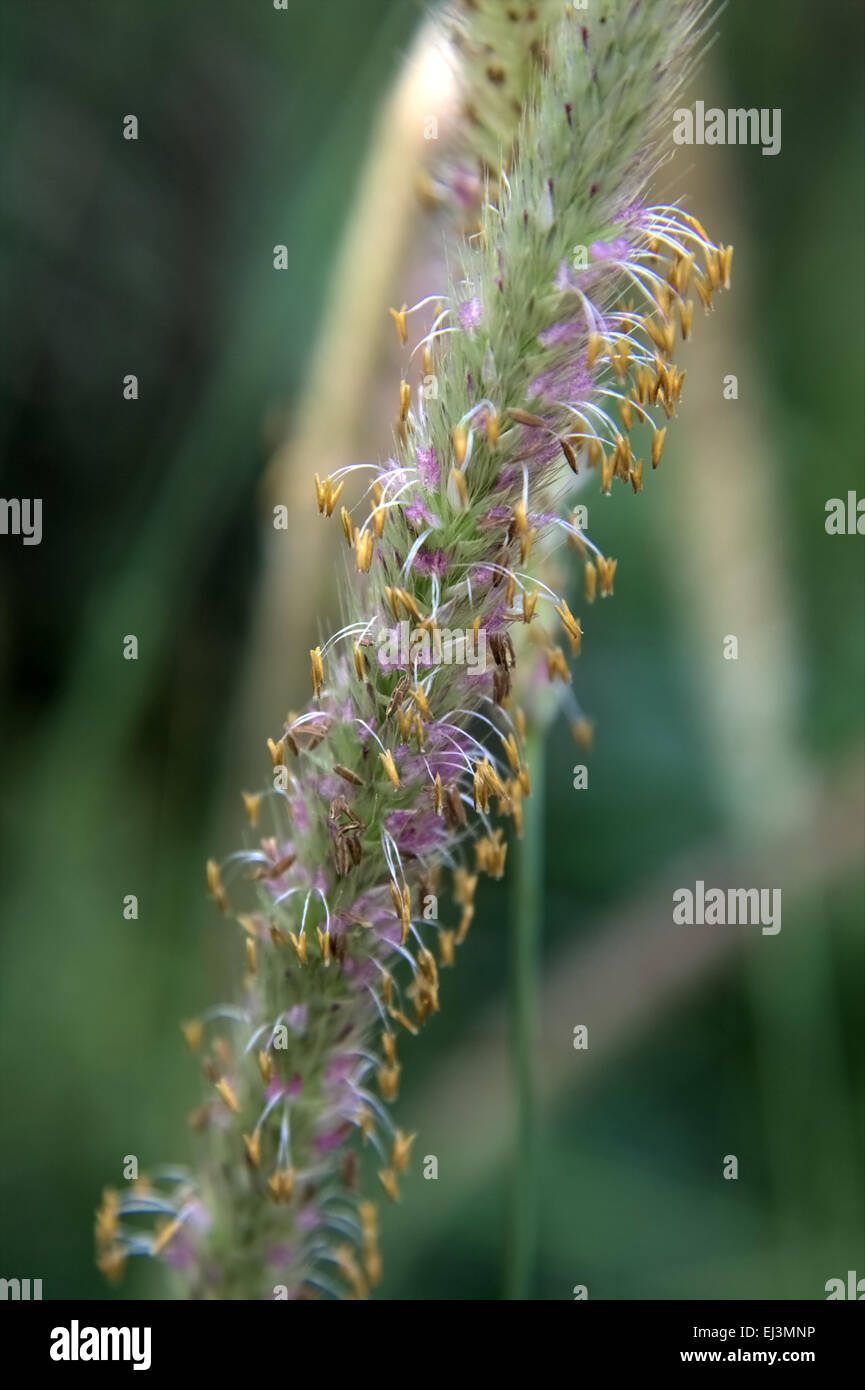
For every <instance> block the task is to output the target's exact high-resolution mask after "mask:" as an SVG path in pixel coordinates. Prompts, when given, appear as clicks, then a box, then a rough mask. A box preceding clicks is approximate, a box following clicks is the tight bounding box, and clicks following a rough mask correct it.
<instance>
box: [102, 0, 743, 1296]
mask: <svg viewBox="0 0 865 1390" xmlns="http://www.w3.org/2000/svg"><path fill="white" fill-rule="evenodd" d="M531 8H534V7H531ZM511 9H515V10H516V11H518V12H519V13H520V14H521V15H522V18H523V19H524V20H525V21H526V23H528V24H529V26H530V27H532V26H534V25H535V22H536V21H535V19H529V18H527V12H526V13H524V10H525V7H520V6H516V7H514V6H511V7H507V6H502V5H495V4H488V3H481V0H478V3H476V4H472V5H471V6H467V7H466V6H464V7H463V8H462V11H461V12H460V14H459V15H458V17H457V18H458V22H459V26H460V31H461V32H462V33H463V34H464V42H463V47H466V45H468V43H469V40H468V37H467V36H468V34H469V33H476V31H475V30H473V29H472V27H471V26H472V23H473V21H477V22H478V23H479V24H482V26H486V28H483V33H484V35H485V36H486V37H485V38H484V40H483V42H484V43H486V44H488V45H491V46H492V47H493V50H494V56H493V58H492V59H490V61H489V63H488V64H487V66H488V68H490V71H485V73H484V75H483V77H482V78H481V79H480V81H481V85H482V86H483V88H484V90H485V91H486V86H488V87H489V92H488V96H489V102H488V103H487V105H486V106H485V107H484V110H485V112H486V114H485V115H484V117H483V118H481V116H480V115H479V114H478V112H476V115H477V117H478V118H477V119H476V120H475V121H473V122H472V123H471V130H472V131H473V132H475V133H477V132H479V131H480V132H481V137H482V138H479V140H477V141H476V144H475V147H474V157H475V167H476V168H477V170H478V172H479V176H480V177H481V178H482V179H483V180H484V188H485V194H486V196H485V197H484V198H483V199H482V205H481V207H480V215H479V221H478V224H477V226H476V228H475V229H474V230H473V231H471V232H470V234H469V235H468V236H467V237H465V238H464V239H463V240H462V241H461V242H460V243H459V244H458V245H457V247H456V249H453V248H452V249H451V252H450V258H451V261H452V268H451V276H450V281H449V283H447V284H443V285H441V286H439V287H436V289H435V292H434V293H433V294H432V295H431V296H430V297H429V298H428V299H427V300H424V301H422V303H421V304H419V305H417V306H415V307H414V308H413V309H411V310H409V309H402V310H399V311H396V310H392V311H391V312H392V314H393V318H394V322H395V325H396V331H397V333H398V335H399V339H400V342H401V344H402V345H403V348H404V352H405V365H404V372H403V376H402V379H401V380H400V382H399V383H398V387H397V389H396V390H395V394H394V421H395V424H394V441H393V449H392V453H391V456H390V457H389V458H388V460H387V461H386V462H385V463H384V464H383V465H381V466H379V467H375V468H372V469H370V468H369V467H368V466H366V465H364V466H357V467H355V468H347V469H344V470H341V471H340V472H339V473H338V474H336V475H334V476H333V477H327V478H324V479H322V478H320V477H317V478H316V479H315V490H316V500H317V504H318V510H319V512H320V513H321V515H322V517H323V518H325V519H327V518H332V519H333V524H338V525H339V526H340V528H341V532H342V536H343V538H344V542H345V557H346V570H347V577H346V583H345V586H344V618H343V622H342V625H341V626H340V628H339V629H338V630H337V631H336V632H334V633H333V635H332V636H330V637H329V638H328V639H327V640H326V641H323V642H322V643H321V645H320V646H317V647H316V648H314V649H313V650H312V651H311V652H310V653H309V671H310V693H311V698H310V703H309V705H308V707H307V708H306V709H305V710H303V711H301V712H297V713H292V714H291V715H289V717H288V719H287V720H286V722H285V725H284V727H282V728H281V729H279V730H275V731H273V733H272V735H271V737H270V738H269V739H268V745H267V746H268V751H269V764H270V767H269V773H270V782H269V784H268V786H267V787H266V789H265V790H264V791H263V792H261V793H260V794H256V795H250V794H247V795H246V796H245V798H244V800H245V806H246V813H247V817H248V821H249V843H248V846H247V847H246V848H244V849H243V850H241V851H239V852H237V853H236V854H234V855H232V856H230V857H229V859H228V860H226V861H225V862H224V863H223V864H221V865H217V864H216V863H211V864H210V865H209V866H208V873H207V884H208V889H209V892H210V894H211V896H212V897H213V899H214V901H215V903H216V904H217V906H218V907H219V909H220V910H221V911H222V912H223V913H224V914H225V915H226V916H227V917H229V918H231V919H233V920H234V922H236V930H237V934H238V949H239V952H240V957H241V960H242V962H243V965H244V976H245V978H244V987H243V992H242V997H241V999H240V1001H239V1002H238V1003H237V1004H236V1005H233V1006H231V1007H226V1008H222V1009H214V1010H211V1011H209V1012H208V1013H206V1014H205V1015H203V1016H202V1017H201V1018H200V1019H198V1020H196V1021H194V1022H193V1023H190V1024H187V1025H186V1026H185V1030H184V1031H185V1035H186V1041H187V1044H188V1046H189V1047H190V1049H191V1050H192V1051H193V1052H194V1053H195V1054H196V1055H197V1056H199V1057H200V1059H201V1063H202V1066H203V1069H204V1074H205V1077H206V1079H207V1082H208V1086H209V1094H208V1096H207V1099H206V1100H205V1102H204V1104H203V1106H202V1107H201V1108H200V1109H199V1110H198V1111H197V1112H196V1115H195V1117H194V1123H195V1125H196V1127H197V1128H198V1129H200V1130H201V1131H202V1132H203V1134H204V1135H205V1142H206V1143H207V1145H208V1148H209V1154H210V1156H209V1159H208V1160H207V1161H206V1162H205V1163H204V1164H203V1165H202V1167H201V1170H200V1172H199V1173H198V1174H196V1176H195V1177H194V1178H193V1177H186V1176H184V1175H176V1174H173V1173H169V1174H167V1175H166V1176H165V1180H164V1181H162V1182H159V1183H154V1184H153V1185H152V1186H151V1187H147V1188H146V1189H139V1190H137V1191H135V1192H130V1193H129V1194H128V1195H126V1196H123V1197H120V1196H118V1195H117V1194H114V1193H109V1194H107V1196H106V1199H105V1202H104V1204H103V1207H102V1210H101V1212H100V1214H99V1219H98V1225H97V1245H98V1249H99V1257H100V1261H101V1263H102V1265H103V1267H104V1268H105V1270H106V1273H109V1274H114V1273H116V1272H117V1271H118V1270H119V1269H120V1268H121V1267H122V1264H123V1262H124V1261H125V1259H126V1257H127V1256H128V1255H130V1254H137V1253H149V1254H153V1255H156V1256H158V1257H159V1258H161V1259H163V1260H164V1261H165V1262H166V1263H168V1264H170V1265H171V1266H172V1267H173V1268H175V1269H176V1270H178V1271H179V1272H180V1273H181V1274H182V1275H183V1277H184V1279H185V1281H186V1288H187V1291H188V1292H189V1293H190V1294H191V1295H192V1296H196V1297H214V1298H232V1297H242V1298H272V1297H274V1296H276V1297H290V1298H302V1297H310V1296H325V1297H346V1296H348V1297H364V1296H366V1294H367V1293H368V1292H369V1291H370V1289H371V1288H373V1287H374V1286H375V1285H376V1284H377V1282H378V1280H379V1278H380V1275H381V1261H380V1258H379V1254H378V1248H377V1217H376V1208H375V1204H374V1202H373V1200H372V1193H371V1191H370V1187H369V1184H370V1180H371V1181H372V1183H373V1184H374V1185H375V1187H376V1188H377V1189H378V1192H379V1193H380V1194H381V1193H383V1194H385V1195H386V1196H387V1198H388V1199H390V1200H392V1201H396V1200H398V1198H399V1191H400V1182H401V1179H402V1175H403V1173H404V1172H405V1171H406V1169H407V1167H408V1165H409V1163H410V1161H411V1155H412V1145H413V1142H414V1135H411V1134H407V1133H405V1132H403V1130H401V1129H400V1128H399V1127H398V1126H396V1125H395V1123H394V1121H393V1120H392V1118H391V1105H392V1102H394V1101H395V1100H396V1098H397V1096H398V1092H399V1084H400V1077H401V1069H402V1065H403V1060H402V1059H403V1056H404V1052H405V1048H406V1045H407V1044H409V1043H410V1040H411V1038H412V1037H413V1035H414V1034H416V1033H417V1031H418V1029H419V1028H420V1027H421V1026H422V1025H423V1024H424V1023H425V1022H426V1021H427V1020H428V1019H429V1018H430V1017H431V1016H432V1015H434V1014H436V1013H437V1012H438V1011H439V1008H440V995H441V993H442V979H443V977H444V976H445V975H446V972H447V971H448V970H449V969H451V968H452V967H453V966H454V964H455V962H456V960H457V958H458V953H459V950H460V949H461V948H462V946H463V945H464V943H465V941H466V937H467V935H468V933H469V929H470V927H471V924H472V920H473V915H474V895H475V888H476V884H477V882H478V877H479V875H480V874H483V873H486V874H489V875H491V876H493V877H495V878H499V877H501V876H502V874H503V873H504V872H505V868H506V863H507V855H508V843H509V839H508V837H509V835H510V834H516V835H519V833H520V829H521V822H522V806H523V802H524V800H525V798H526V797H528V796H529V795H530V793H531V779H530V771H529V768H528V767H527V766H526V763H525V758H524V753H523V747H524V738H525V718H524V716H523V714H522V713H521V710H520V707H519V704H518V702H517V700H516V698H515V680H516V679H517V677H518V675H519V674H520V672H521V671H522V670H523V669H529V670H531V672H532V673H533V677H534V678H535V679H539V680H541V681H542V682H543V684H544V685H545V686H548V687H550V688H561V689H563V690H566V689H567V688H569V687H570V683H571V668H570V664H569V662H570V660H571V658H573V657H576V656H578V655H579V653H580V651H581V648H582V639H583V630H582V623H581V619H580V615H579V613H578V612H574V611H572V609H571V607H570V606H569V604H568V601H567V600H566V598H565V596H564V595H562V594H560V593H557V592H555V591H554V590H553V589H552V588H551V587H550V586H549V585H548V584H547V583H546V582H545V581H544V580H543V579H542V578H541V577H540V566H541V565H542V562H543V560H544V557H546V556H548V555H549V554H551V553H552V552H553V551H554V550H555V549H556V548H557V547H559V546H561V545H562V543H564V542H568V541H569V542H570V543H571V547H572V550H573V552H574V553H575V554H576V556H577V558H578V562H579V564H580V566H581V569H582V576H581V579H582V592H583V602H584V603H585V604H590V603H592V602H593V601H594V600H595V599H596V597H599V598H605V597H608V596H609V595H611V594H612V593H613V588H614V580H615V576H616V569H617V562H616V560H615V559H613V558H611V557H610V556H607V555H604V554H603V553H601V552H600V551H599V550H598V548H597V547H596V546H595V545H594V543H593V542H592V540H591V539H590V537H589V536H588V535H587V534H586V532H585V530H584V528H583V527H581V526H580V525H579V524H578V522H577V521H576V520H575V519H574V513H573V504H574V498H575V497H576V496H577V495H578V492H579V489H580V488H582V487H586V486H588V487H591V486H595V487H596V488H597V489H598V490H599V491H600V492H601V493H608V492H609V491H610V490H611V489H612V488H613V487H616V486H624V487H627V488H628V489H630V490H632V491H633V492H634V493H638V492H640V490H641V489H642V487H643V485H644V475H645V477H648V475H649V474H650V473H651V471H652V470H653V469H655V468H657V466H658V465H659V463H660V461H661V457H662V452H663V448H664V442H665V437H666V431H667V428H668V422H670V421H672V420H673V419H674V418H675V415H676V413H677V410H678V408H679V405H680V403H681V400H682V395H683V385H684V380H685V377H684V373H683V372H682V371H680V370H679V368H678V367H677V365H676V363H675V352H676V346H677V343H678V342H679V341H680V340H681V339H683V338H687V337H688V336H689V335H690V332H691V328H692V320H693V316H694V312H695V307H696V308H700V309H703V310H709V309H710V308H711V307H712V304H713V299H714V296H715V295H716V293H717V292H719V291H720V290H722V289H725V288H727V286H728V285H729V280H730V265H731V255H732V251H731V248H730V247H726V246H723V245H716V244H714V243H713V242H712V241H711V239H710V238H709V236H708V235H707V233H706V232H705V230H704V229H703V227H702V225H701V224H700V222H699V221H698V220H697V219H696V218H695V217H694V216H693V215H691V214H690V213H687V212H685V211H683V210H682V209H681V208H679V207H669V206H659V205H656V204H654V203H653V202H652V201H651V199H650V197H649V195H648V191H647V190H648V186H649V182H650V180H651V177H652V175H653V174H654V172H655V170H656V167H657V165H658V162H659V160H660V158H661V156H662V153H663V148H664V141H665V133H664V122H665V120H666V118H667V116H668V113H669V111H670V109H671V104H672V102H673V99H674V96H675V94H676V92H677V91H678V89H679V88H680V86H681V84H682V82H683V80H684V79H685V77H686V76H687V73H688V71H689V68H690V63H691V57H692V53H693V50H694V45H695V43H696V41H697V39H698V38H699V35H700V11H699V8H698V7H697V6H694V5H691V4H689V3H685V2H683V0H658V2H657V3H655V4H653V5H651V6H648V5H645V4H640V3H633V0H627V3H626V0H609V3H608V4H607V5H606V6H605V7H604V15H603V22H602V19H601V17H599V16H594V15H589V14H588V12H578V11H574V10H573V9H571V8H570V7H564V6H561V5H555V6H553V5H549V6H547V7H544V6H540V7H537V10H538V13H537V16H536V18H537V20H538V23H540V16H541V14H542V16H543V20H544V26H543V27H542V29H540V30H539V31H538V34H537V35H536V36H535V37H533V39H532V40H531V42H532V43H533V44H534V43H535V38H536V39H537V43H536V46H535V47H534V48H531V47H530V48H529V50H528V51H527V53H526V52H524V50H523V49H522V48H520V47H519V45H518V46H517V49H516V51H517V53H518V55H519V62H518V65H517V66H518V71H517V72H516V73H515V74H512V73H511V72H510V71H509V67H508V61H509V60H508V61H506V60H505V57H503V56H502V55H507V54H508V53H512V52H513V51H514V38H513V36H514V35H515V34H517V33H519V32H521V31H520V29H519V24H518V23H517V21H516V20H514V19H512V18H510V17H509V16H510V11H511ZM521 22H522V21H521ZM533 32H534V31H533ZM496 35H498V36H499V37H500V40H501V42H500V45H499V47H498V48H496V46H495V42H494V40H495V36H496ZM496 54H498V55H499V56H498V57H497V56H495V55H496ZM512 80H513V81H514V82H515V83H516V84H517V85H520V84H521V85H522V86H524V87H525V89H526V97H525V101H524V103H523V104H522V105H521V107H520V113H521V114H520V119H519V124H518V129H517V131H516V135H515V138H514V137H513V131H512V130H511V129H509V130H508V131H507V134H506V135H504V134H503V135H502V137H501V139H500V141H499V143H498V145H497V147H496V149H495V152H493V149H492V145H491V143H490V142H491V139H492V132H493V131H494V130H495V129H496V128H497V123H498V127H504V126H505V125H507V122H506V121H505V119H504V116H503V115H502V114H501V110H500V107H501V102H500V98H501V97H502V94H503V93H504V92H506V91H508V90H509V84H510V83H511V81H512ZM485 84H486V85H485ZM496 112H499V115H498V116H497V115H496ZM512 125H513V117H511V126H512ZM467 147H468V148H472V144H471V137H470V138H469V140H468V142H467ZM493 170H494V173H495V178H494V180H493V179H492V178H491V177H490V175H491V171H493ZM430 380H432V381H434V383H435V388H436V389H435V390H434V391H432V390H430V389H428V388H429V383H430ZM358 484H360V486H358ZM352 490H354V494H356V493H360V497H359V500H357V501H356V502H355V503H354V504H353V505H352V506H351V507H349V506H348V502H349V501H350V500H351V495H354V494H353V493H352ZM575 607H582V604H580V605H576V604H575ZM444 630H447V631H448V632H449V633H451V634H453V633H458V634H460V635H461V636H462V639H463V643H464V645H463V652H464V656H465V659H464V660H462V661H446V660H444V659H443V658H442V655H441V650H442V649H441V644H439V646H438V647H437V645H436V641H435V638H436V635H437V634H438V635H440V634H441V633H442V632H443V631H444ZM395 631H396V632H402V633H403V640H402V641H401V642H394V641H393V634H394V632H395ZM406 639H407V640H406ZM481 643H482V644H483V648H484V657H485V659H484V660H483V662H481V661H480V660H475V659H471V658H472V657H476V656H477V655H478V653H479V650H480V646H481ZM538 672H539V674H538ZM574 714H575V718H576V716H577V714H578V711H577V710H576V708H575V710H574ZM577 729H578V731H579V732H578V737H580V738H585V736H586V723H585V721H584V720H582V719H577ZM446 890H448V893H449V898H450V902H451V905H450V906H449V907H448V908H447V910H446V912H443V913H442V914H441V915H440V913H439V906H438V905H439V901H440V899H441V900H443V899H444V894H445V891H446ZM142 1213H145V1214H146V1213H150V1214H151V1215H152V1216H154V1217H155V1218H156V1224H155V1229H153V1230H151V1231H150V1232H149V1233H147V1232H144V1231H136V1230H135V1229H134V1222H135V1219H136V1218H137V1217H138V1216H139V1215H140V1214H142Z"/></svg>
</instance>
